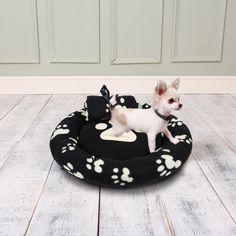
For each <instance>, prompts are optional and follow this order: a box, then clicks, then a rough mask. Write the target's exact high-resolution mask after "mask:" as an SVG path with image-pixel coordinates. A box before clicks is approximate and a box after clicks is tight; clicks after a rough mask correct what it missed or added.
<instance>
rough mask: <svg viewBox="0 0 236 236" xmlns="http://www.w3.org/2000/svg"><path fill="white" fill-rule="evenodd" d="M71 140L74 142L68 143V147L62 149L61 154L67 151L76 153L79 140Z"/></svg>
mask: <svg viewBox="0 0 236 236" xmlns="http://www.w3.org/2000/svg"><path fill="white" fill-rule="evenodd" d="M69 139H70V140H72V141H73V142H70V143H67V145H66V146H64V147H62V149H61V153H65V152H67V151H74V150H75V147H76V145H77V140H75V139H73V138H69Z"/></svg>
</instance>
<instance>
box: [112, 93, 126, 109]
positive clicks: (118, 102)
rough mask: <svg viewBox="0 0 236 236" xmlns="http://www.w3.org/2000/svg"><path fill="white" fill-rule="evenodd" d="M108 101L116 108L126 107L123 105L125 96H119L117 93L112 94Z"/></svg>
mask: <svg viewBox="0 0 236 236" xmlns="http://www.w3.org/2000/svg"><path fill="white" fill-rule="evenodd" d="M110 102H111V104H112V105H113V106H115V107H116V108H121V107H126V106H125V105H124V103H125V98H123V97H119V95H118V94H117V95H113V96H112V97H111V99H110Z"/></svg>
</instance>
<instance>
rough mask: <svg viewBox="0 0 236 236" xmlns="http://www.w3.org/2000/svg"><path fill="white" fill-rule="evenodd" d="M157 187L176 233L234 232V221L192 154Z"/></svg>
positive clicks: (235, 226) (215, 233) (222, 233)
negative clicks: (171, 175)
mask: <svg viewBox="0 0 236 236" xmlns="http://www.w3.org/2000/svg"><path fill="white" fill-rule="evenodd" d="M157 187H158V189H159V191H158V192H159V195H160V199H161V201H162V203H163V205H164V207H165V210H166V214H167V217H168V218H169V221H170V222H171V224H172V226H173V229H174V234H175V235H180V236H182V235H187V236H189V235H198V236H199V235H207V236H208V235H227V236H228V235H232V236H233V235H235V233H236V225H235V222H234V221H233V220H232V218H231V217H230V215H229V214H228V211H227V210H226V209H225V208H224V206H223V205H222V202H221V201H220V199H219V198H218V196H217V195H216V194H215V192H214V190H213V189H212V187H211V185H210V184H209V183H208V181H207V180H206V178H205V176H204V174H203V173H202V171H201V170H200V168H199V166H198V164H197V163H196V161H195V160H194V158H193V157H192V156H191V157H190V160H189V161H188V162H187V163H186V164H185V167H184V168H183V169H182V170H181V172H180V173H178V175H176V176H173V178H172V179H169V180H166V181H163V182H160V183H159V185H158V186H157Z"/></svg>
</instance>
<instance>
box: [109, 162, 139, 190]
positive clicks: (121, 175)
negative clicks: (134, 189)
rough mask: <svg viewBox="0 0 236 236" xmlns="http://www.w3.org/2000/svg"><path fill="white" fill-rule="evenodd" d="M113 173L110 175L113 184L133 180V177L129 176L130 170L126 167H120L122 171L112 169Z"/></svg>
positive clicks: (121, 184) (123, 183) (122, 184)
mask: <svg viewBox="0 0 236 236" xmlns="http://www.w3.org/2000/svg"><path fill="white" fill-rule="evenodd" d="M113 173H114V175H112V176H111V179H112V180H113V183H114V184H119V185H120V186H124V185H125V184H126V183H131V182H133V180H134V179H133V177H131V176H130V170H129V169H128V168H127V167H124V168H123V169H122V172H121V171H120V170H119V169H118V168H114V169H113Z"/></svg>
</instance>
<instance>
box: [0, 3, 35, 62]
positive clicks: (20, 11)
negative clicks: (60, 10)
mask: <svg viewBox="0 0 236 236" xmlns="http://www.w3.org/2000/svg"><path fill="white" fill-rule="evenodd" d="M36 8H37V7H36V1H35V0H20V1H19V0H0V63H39V52H38V51H39V50H38V30H37V11H36Z"/></svg>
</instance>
